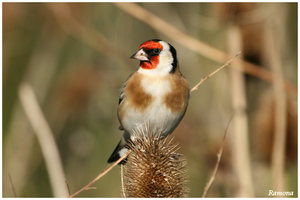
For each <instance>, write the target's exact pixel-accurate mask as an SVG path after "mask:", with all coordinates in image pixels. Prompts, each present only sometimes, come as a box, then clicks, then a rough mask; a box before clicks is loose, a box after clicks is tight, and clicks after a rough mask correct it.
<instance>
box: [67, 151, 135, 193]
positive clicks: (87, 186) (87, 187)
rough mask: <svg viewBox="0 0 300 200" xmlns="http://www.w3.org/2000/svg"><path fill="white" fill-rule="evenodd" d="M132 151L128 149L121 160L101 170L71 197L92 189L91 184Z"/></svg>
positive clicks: (120, 159)
mask: <svg viewBox="0 0 300 200" xmlns="http://www.w3.org/2000/svg"><path fill="white" fill-rule="evenodd" d="M130 153H131V150H129V151H127V152H126V153H125V154H124V155H123V156H122V157H121V158H119V160H117V161H116V162H114V163H113V164H112V165H111V166H109V167H108V168H107V169H106V170H104V171H103V172H101V173H100V174H98V176H96V178H94V179H93V180H92V181H91V182H89V183H88V184H86V185H85V186H84V187H82V188H81V189H80V190H78V191H77V192H75V193H74V194H72V195H70V196H69V198H73V197H75V196H77V195H78V194H80V193H81V192H83V191H85V190H89V189H91V185H93V184H94V183H95V182H96V181H98V180H99V179H100V178H102V177H103V176H104V175H105V174H107V173H108V172H109V171H110V170H112V169H113V168H114V167H115V166H116V165H117V164H119V163H120V162H121V161H122V160H123V159H124V158H126V157H127V156H128V155H129V154H130Z"/></svg>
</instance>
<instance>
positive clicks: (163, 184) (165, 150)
mask: <svg viewBox="0 0 300 200" xmlns="http://www.w3.org/2000/svg"><path fill="white" fill-rule="evenodd" d="M130 149H131V150H132V152H131V154H130V155H129V156H128V161H127V163H126V165H125V166H124V192H125V195H126V197H140V198H147V197H152V198H154V197H186V195H187V192H188V189H187V187H186V170H185V166H186V161H185V160H184V159H183V157H182V155H180V154H179V153H177V150H178V146H177V145H174V144H172V140H170V138H169V137H167V138H164V139H161V137H160V134H159V133H157V132H155V131H147V133H143V132H142V131H138V133H137V134H136V136H135V140H134V141H133V142H132V143H131V144H130Z"/></svg>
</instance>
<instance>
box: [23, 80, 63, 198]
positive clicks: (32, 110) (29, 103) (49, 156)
mask: <svg viewBox="0 0 300 200" xmlns="http://www.w3.org/2000/svg"><path fill="white" fill-rule="evenodd" d="M18 95H19V99H20V102H21V104H22V106H23V108H24V111H25V114H26V115H27V117H28V119H29V122H30V124H31V126H32V128H33V129H34V132H35V134H36V136H37V139H38V141H39V143H40V146H41V149H42V153H43V156H44V159H45V162H46V167H47V171H48V174H49V178H50V183H51V187H52V190H53V195H54V197H67V196H68V189H67V186H66V184H65V174H64V171H63V167H62V164H61V159H60V156H59V152H58V149H57V146H56V143H55V139H54V137H53V134H52V132H51V130H50V127H49V125H48V123H47V121H46V119H45V117H44V115H43V113H42V111H41V108H40V107H39V104H38V101H37V99H36V96H35V94H34V91H33V90H32V88H31V86H29V85H28V84H26V83H22V84H21V85H20V88H19V92H18Z"/></svg>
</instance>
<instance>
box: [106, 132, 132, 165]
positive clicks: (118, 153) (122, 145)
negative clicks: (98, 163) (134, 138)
mask: <svg viewBox="0 0 300 200" xmlns="http://www.w3.org/2000/svg"><path fill="white" fill-rule="evenodd" d="M127 151H128V147H127V145H126V142H125V141H123V138H122V139H121V141H120V142H119V144H118V145H117V147H116V148H115V150H114V151H113V153H112V154H111V156H110V157H109V159H108V160H107V162H108V163H113V162H116V161H117V160H119V158H121V157H122V156H123V155H124V154H125V153H126V152H127ZM126 161H127V158H125V159H124V160H122V161H121V162H120V163H119V164H125V163H126Z"/></svg>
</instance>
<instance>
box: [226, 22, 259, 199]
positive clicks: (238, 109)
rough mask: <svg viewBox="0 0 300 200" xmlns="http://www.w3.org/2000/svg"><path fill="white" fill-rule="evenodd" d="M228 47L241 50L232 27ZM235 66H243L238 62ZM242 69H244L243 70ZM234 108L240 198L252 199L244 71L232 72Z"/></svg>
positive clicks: (233, 140)
mask: <svg viewBox="0 0 300 200" xmlns="http://www.w3.org/2000/svg"><path fill="white" fill-rule="evenodd" d="M228 45H229V48H230V51H231V52H236V51H238V50H239V49H241V38H240V31H239V29H238V28H237V27H235V26H233V25H231V26H230V27H229V29H228ZM234 64H235V65H241V62H239V61H237V62H235V63H234ZM241 69H242V68H241ZM230 72H231V73H230V76H231V80H232V82H231V91H232V97H231V100H232V106H233V109H234V112H235V113H236V116H235V118H234V120H233V132H234V133H233V134H232V142H233V143H232V153H233V165H234V170H235V173H236V176H237V179H238V187H239V189H238V192H237V196H238V197H252V196H253V195H254V191H253V183H252V174H251V164H250V153H249V138H248V137H249V136H248V118H247V115H246V106H247V105H246V97H245V80H244V74H243V72H242V71H238V70H236V69H234V68H231V70H230Z"/></svg>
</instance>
